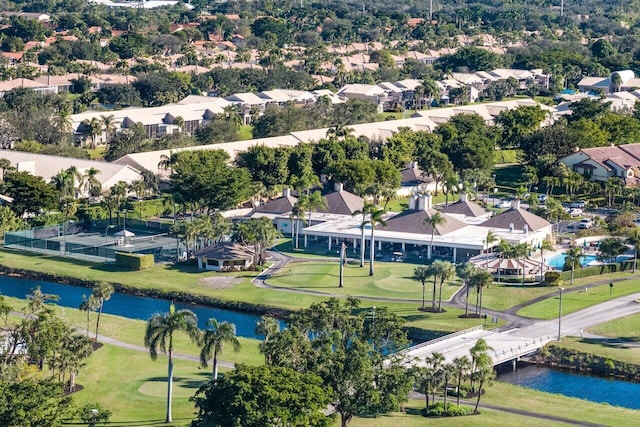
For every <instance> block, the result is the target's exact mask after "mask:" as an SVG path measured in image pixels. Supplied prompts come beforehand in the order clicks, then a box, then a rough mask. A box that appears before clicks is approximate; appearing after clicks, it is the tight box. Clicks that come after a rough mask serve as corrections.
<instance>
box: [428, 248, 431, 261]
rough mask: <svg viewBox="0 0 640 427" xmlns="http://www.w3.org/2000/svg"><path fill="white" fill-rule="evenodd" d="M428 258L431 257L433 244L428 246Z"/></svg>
mask: <svg viewBox="0 0 640 427" xmlns="http://www.w3.org/2000/svg"><path fill="white" fill-rule="evenodd" d="M427 259H431V245H428V246H427Z"/></svg>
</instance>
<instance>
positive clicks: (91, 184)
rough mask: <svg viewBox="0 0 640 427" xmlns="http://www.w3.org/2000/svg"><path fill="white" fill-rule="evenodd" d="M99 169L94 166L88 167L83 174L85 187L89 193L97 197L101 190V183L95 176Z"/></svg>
mask: <svg viewBox="0 0 640 427" xmlns="http://www.w3.org/2000/svg"><path fill="white" fill-rule="evenodd" d="M99 173H100V171H99V170H98V169H96V168H94V167H90V168H89V169H88V170H87V171H86V172H85V174H84V177H83V181H84V184H85V188H87V187H88V190H89V195H91V196H93V197H97V196H99V195H100V193H101V192H102V183H101V182H100V180H99V179H98V178H97V176H98V174H99Z"/></svg>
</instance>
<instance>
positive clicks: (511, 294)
mask: <svg viewBox="0 0 640 427" xmlns="http://www.w3.org/2000/svg"><path fill="white" fill-rule="evenodd" d="M553 292H558V290H557V289H556V288H551V287H538V286H521V285H517V284H514V283H509V284H500V285H497V284H493V285H491V287H489V288H485V289H484V290H483V291H482V306H483V307H485V308H489V309H492V310H506V309H508V308H511V307H513V306H516V305H518V304H522V303H524V302H527V301H529V300H531V299H533V298H536V297H538V296H541V295H547V294H551V293H553ZM469 300H470V301H469V304H472V303H473V304H475V302H476V293H475V292H474V291H473V290H471V291H470V293H469Z"/></svg>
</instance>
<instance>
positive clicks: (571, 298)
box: [517, 279, 640, 320]
mask: <svg viewBox="0 0 640 427" xmlns="http://www.w3.org/2000/svg"><path fill="white" fill-rule="evenodd" d="M634 292H640V280H638V279H635V280H625V281H623V282H617V283H616V284H615V287H614V288H613V296H609V285H608V284H603V285H600V286H595V287H593V288H590V289H589V290H588V291H587V292H584V291H578V292H570V293H564V294H563V295H562V314H569V313H573V312H574V311H578V310H580V309H583V308H586V307H591V306H592V305H596V304H599V303H601V302H605V301H608V300H610V299H611V298H615V297H619V296H623V295H629V294H632V293H634ZM558 299H559V295H558V293H557V292H556V295H555V296H553V297H551V298H548V299H546V300H544V301H540V302H538V303H536V304H532V305H530V306H527V307H524V308H523V309H522V310H519V311H518V313H517V314H519V315H520V316H526V317H533V318H536V319H545V320H546V319H554V318H556V317H558Z"/></svg>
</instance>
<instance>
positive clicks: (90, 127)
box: [82, 117, 102, 149]
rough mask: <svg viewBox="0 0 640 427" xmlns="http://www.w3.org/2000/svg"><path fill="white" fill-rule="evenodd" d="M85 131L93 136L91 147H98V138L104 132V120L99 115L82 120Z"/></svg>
mask: <svg viewBox="0 0 640 427" xmlns="http://www.w3.org/2000/svg"><path fill="white" fill-rule="evenodd" d="M82 123H83V125H84V132H85V133H86V135H88V136H89V137H90V138H91V148H92V149H93V148H96V138H97V137H98V136H99V135H100V134H101V133H102V122H101V121H100V119H98V118H97V117H93V118H92V119H91V120H85V121H83V122H82Z"/></svg>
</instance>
